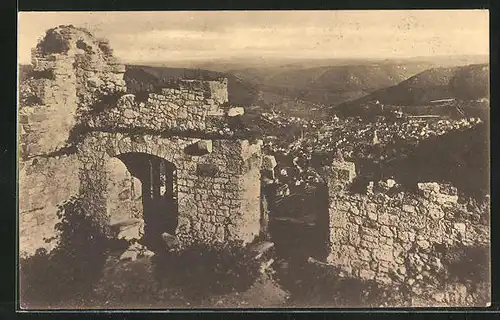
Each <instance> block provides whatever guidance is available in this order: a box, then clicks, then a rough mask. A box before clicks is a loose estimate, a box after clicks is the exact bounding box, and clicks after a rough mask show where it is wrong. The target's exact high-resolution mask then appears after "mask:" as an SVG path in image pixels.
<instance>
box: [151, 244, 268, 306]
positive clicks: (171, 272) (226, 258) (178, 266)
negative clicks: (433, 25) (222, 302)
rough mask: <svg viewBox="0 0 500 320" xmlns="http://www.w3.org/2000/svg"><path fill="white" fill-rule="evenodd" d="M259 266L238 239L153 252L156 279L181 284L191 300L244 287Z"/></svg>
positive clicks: (248, 283) (255, 275) (251, 279)
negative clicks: (154, 253)
mask: <svg viewBox="0 0 500 320" xmlns="http://www.w3.org/2000/svg"><path fill="white" fill-rule="evenodd" d="M259 267H260V265H259V263H258V261H257V260H255V259H254V257H253V255H252V254H251V253H250V251H249V250H248V249H246V248H245V247H243V246H242V245H241V243H239V242H229V243H225V244H216V245H209V244H203V243H195V244H192V245H191V246H189V247H188V248H186V249H184V250H182V251H178V252H171V253H164V254H158V255H156V256H155V269H156V270H155V273H156V275H157V277H158V278H159V281H167V282H168V283H169V284H170V285H174V286H179V287H182V290H183V292H184V294H185V295H186V297H187V298H189V299H192V300H194V301H196V300H198V301H200V300H202V299H204V298H206V297H208V296H209V295H214V294H225V293H230V292H237V291H243V290H246V289H248V288H249V287H250V286H251V285H252V284H253V283H254V281H255V280H256V278H257V276H258V274H259Z"/></svg>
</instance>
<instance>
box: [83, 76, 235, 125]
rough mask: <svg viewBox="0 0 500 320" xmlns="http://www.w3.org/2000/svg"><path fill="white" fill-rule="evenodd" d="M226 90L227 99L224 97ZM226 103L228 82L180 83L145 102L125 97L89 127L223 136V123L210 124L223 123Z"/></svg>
mask: <svg viewBox="0 0 500 320" xmlns="http://www.w3.org/2000/svg"><path fill="white" fill-rule="evenodd" d="M212 87H215V89H214V88H212ZM223 89H224V90H225V92H226V96H225V97H223V96H222V94H221V93H220V91H223ZM213 90H215V91H213ZM221 96H222V97H221ZM226 102H227V83H226V80H225V79H224V80H221V81H198V80H180V81H179V87H178V88H164V89H161V93H158V94H157V93H149V94H148V97H147V99H145V101H137V98H136V96H135V95H133V94H127V95H123V96H121V97H119V98H118V101H117V103H116V105H114V106H111V107H109V108H107V109H106V110H105V111H104V112H102V113H100V114H99V115H97V116H96V117H95V118H92V119H90V120H89V125H90V127H91V128H93V129H102V128H105V129H107V130H113V129H121V130H123V129H131V128H133V129H134V130H136V129H146V130H154V131H157V132H162V131H171V132H172V131H173V132H184V131H191V132H192V131H197V132H204V133H219V132H218V131H219V130H220V129H221V128H220V125H219V124H220V122H217V121H210V120H211V119H210V118H212V119H213V120H215V119H217V118H221V117H222V119H223V116H225V114H226V112H227V109H228V108H227V107H226V108H224V107H221V105H222V104H223V103H226Z"/></svg>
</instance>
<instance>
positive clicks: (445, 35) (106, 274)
mask: <svg viewBox="0 0 500 320" xmlns="http://www.w3.org/2000/svg"><path fill="white" fill-rule="evenodd" d="M17 35H18V42H17V46H18V51H17V52H18V104H17V124H18V136H17V139H18V146H17V147H18V161H17V164H18V167H17V170H18V172H17V174H18V201H19V202H18V214H17V222H18V248H17V249H18V251H17V252H18V294H19V308H20V309H21V310H25V311H30V310H172V309H182V310H192V309H249V308H252V309H255V308H258V309H269V308H272V309H281V308H287V309H290V308H292V309H293V308H440V307H486V306H489V305H490V304H491V254H490V135H489V131H490V120H489V119H490V83H489V82H490V54H489V52H490V48H489V37H490V35H489V11H488V10H385V11H384V10H357V11H355V10H354V11H353V10H323V11H306V10H304V11H300V10H294V11H285V10H283V11H87V12H84V11H78V12H77V11H74V12H70V11H62V12H35V11H33V12H28V11H24V12H19V13H18V29H17Z"/></svg>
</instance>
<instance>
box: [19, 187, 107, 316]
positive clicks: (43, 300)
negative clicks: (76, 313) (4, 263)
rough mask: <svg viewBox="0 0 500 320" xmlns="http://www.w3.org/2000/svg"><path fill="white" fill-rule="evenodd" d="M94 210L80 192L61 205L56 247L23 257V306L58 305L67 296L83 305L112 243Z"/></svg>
mask: <svg viewBox="0 0 500 320" xmlns="http://www.w3.org/2000/svg"><path fill="white" fill-rule="evenodd" d="M95 210H96V208H94V207H93V206H92V205H91V204H89V203H88V202H86V201H84V200H83V198H82V197H77V196H75V197H72V198H71V199H69V200H67V201H66V202H64V203H63V204H61V205H60V206H59V209H58V212H57V215H58V218H59V219H60V222H59V223H57V224H56V226H55V228H56V230H57V232H58V237H57V238H58V239H57V240H58V246H57V248H56V249H54V250H53V251H51V252H50V253H49V252H47V251H46V250H45V249H40V250H38V251H37V252H36V254H35V255H34V256H31V257H29V258H26V259H22V260H21V261H20V288H21V299H22V304H23V307H29V308H36V307H37V306H44V307H46V306H49V307H58V306H61V305H63V306H64V303H65V301H68V300H69V301H74V302H75V303H77V304H78V303H81V304H82V305H84V301H87V300H88V299H89V297H90V296H91V294H92V288H93V285H94V284H95V283H96V281H98V279H99V278H100V275H101V270H102V267H103V265H104V262H105V259H106V252H107V249H108V248H109V245H110V242H109V240H108V238H107V237H106V234H105V232H104V231H103V229H102V228H101V226H100V223H99V221H97V219H95V218H94V216H95V215H94V212H95ZM51 240H52V239H48V240H47V241H51Z"/></svg>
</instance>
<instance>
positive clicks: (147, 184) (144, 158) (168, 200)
mask: <svg viewBox="0 0 500 320" xmlns="http://www.w3.org/2000/svg"><path fill="white" fill-rule="evenodd" d="M116 158H118V159H120V160H121V161H122V162H123V164H125V166H126V167H127V169H128V171H129V172H130V174H131V176H132V177H134V178H136V179H138V180H140V182H141V185H142V187H141V198H142V214H143V215H142V218H143V219H144V236H143V239H142V241H143V243H144V244H145V245H146V246H147V247H148V248H149V249H151V250H156V249H159V248H161V246H162V243H163V242H162V236H161V235H162V234H163V233H165V232H167V233H169V234H171V235H174V234H175V230H176V228H177V225H178V201H177V170H176V167H175V165H174V164H173V163H171V162H169V161H167V160H165V159H163V158H160V157H157V156H154V155H150V154H147V153H139V152H131V153H124V154H120V155H118V156H116Z"/></svg>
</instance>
